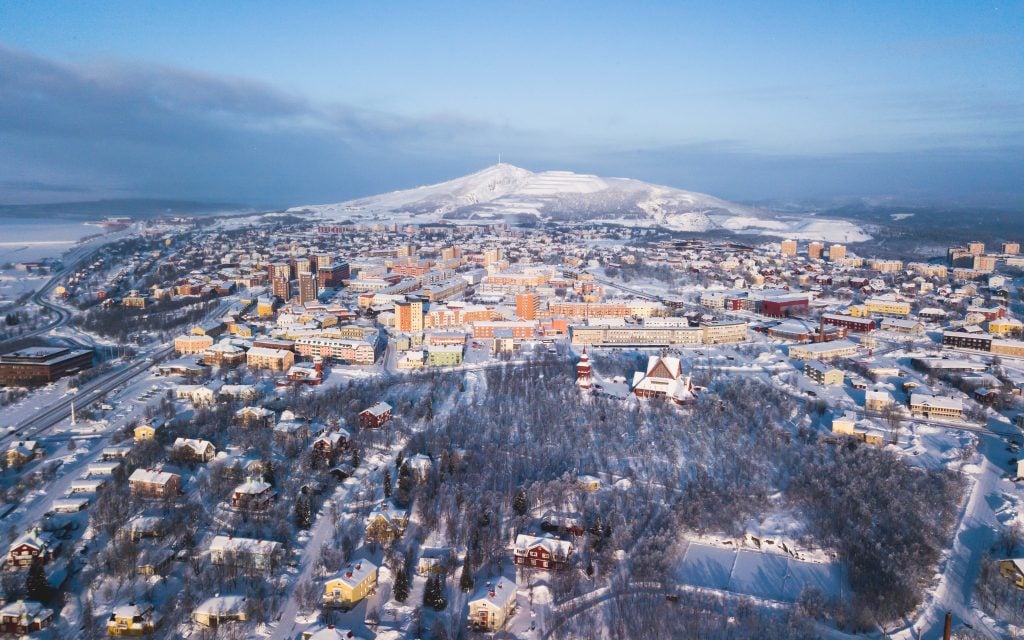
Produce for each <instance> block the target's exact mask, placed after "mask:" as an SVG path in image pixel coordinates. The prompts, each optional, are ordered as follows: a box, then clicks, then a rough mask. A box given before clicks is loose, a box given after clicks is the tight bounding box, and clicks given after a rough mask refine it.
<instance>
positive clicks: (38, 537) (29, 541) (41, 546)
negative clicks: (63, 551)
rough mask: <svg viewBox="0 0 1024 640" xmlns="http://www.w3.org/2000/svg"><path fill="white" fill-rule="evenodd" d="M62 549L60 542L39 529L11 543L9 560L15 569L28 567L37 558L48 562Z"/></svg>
mask: <svg viewBox="0 0 1024 640" xmlns="http://www.w3.org/2000/svg"><path fill="white" fill-rule="evenodd" d="M59 548H60V541H59V540H55V539H54V538H53V536H51V535H50V534H49V533H47V532H45V531H41V530H39V529H32V530H31V531H27V532H26V533H24V534H23V535H22V536H21V537H20V538H18V539H17V540H15V541H14V542H12V543H11V546H10V547H9V548H8V552H7V560H8V562H10V563H11V565H12V566H15V567H27V566H29V565H31V564H32V563H33V562H34V561H35V560H36V558H39V559H40V560H41V561H42V562H48V561H49V560H50V559H51V558H53V556H54V555H55V554H56V553H57V551H58V550H59Z"/></svg>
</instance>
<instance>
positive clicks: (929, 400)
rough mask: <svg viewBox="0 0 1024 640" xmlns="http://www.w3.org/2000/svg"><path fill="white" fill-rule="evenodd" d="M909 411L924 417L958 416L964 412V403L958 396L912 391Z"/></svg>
mask: <svg viewBox="0 0 1024 640" xmlns="http://www.w3.org/2000/svg"><path fill="white" fill-rule="evenodd" d="M910 413H911V414H913V415H915V416H923V417H925V418H935V417H939V418H960V417H962V416H963V413H964V403H963V401H962V400H960V399H959V398H947V397H944V396H932V395H928V394H926V393H912V394H910Z"/></svg>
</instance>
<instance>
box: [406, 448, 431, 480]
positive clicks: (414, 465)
mask: <svg viewBox="0 0 1024 640" xmlns="http://www.w3.org/2000/svg"><path fill="white" fill-rule="evenodd" d="M433 464H434V461H433V460H431V459H430V456H428V455H425V454H422V453H417V454H415V455H412V456H409V457H408V458H407V459H406V461H405V466H406V467H408V468H409V471H411V472H412V475H413V476H414V477H415V478H416V481H417V482H423V481H425V480H426V479H427V474H429V473H430V467H431V466H433Z"/></svg>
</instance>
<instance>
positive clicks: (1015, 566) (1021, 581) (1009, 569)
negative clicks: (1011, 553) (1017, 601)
mask: <svg viewBox="0 0 1024 640" xmlns="http://www.w3.org/2000/svg"><path fill="white" fill-rule="evenodd" d="M999 574H1000V575H1001V576H1003V577H1004V578H1007V579H1008V580H1010V581H1011V582H1013V584H1014V585H1015V586H1016V587H1017V588H1018V589H1024V558H1011V559H1009V560H1000V561H999Z"/></svg>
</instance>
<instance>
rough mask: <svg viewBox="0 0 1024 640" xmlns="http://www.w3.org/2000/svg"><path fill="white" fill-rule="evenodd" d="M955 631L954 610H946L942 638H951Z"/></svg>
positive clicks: (947, 639)
mask: <svg viewBox="0 0 1024 640" xmlns="http://www.w3.org/2000/svg"><path fill="white" fill-rule="evenodd" d="M952 633H953V612H952V611H947V612H946V624H945V626H944V627H943V628H942V640H949V636H950V635H951V634H952Z"/></svg>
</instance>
